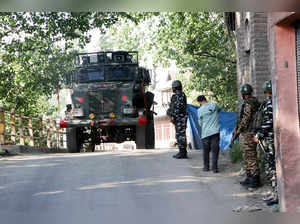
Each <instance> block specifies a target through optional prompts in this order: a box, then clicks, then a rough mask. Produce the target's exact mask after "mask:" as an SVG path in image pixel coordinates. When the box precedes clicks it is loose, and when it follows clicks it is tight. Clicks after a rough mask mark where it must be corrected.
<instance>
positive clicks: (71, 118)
mask: <svg viewBox="0 0 300 224" xmlns="http://www.w3.org/2000/svg"><path fill="white" fill-rule="evenodd" d="M75 64H76V69H75V70H74V71H72V72H71V73H70V74H69V75H68V76H67V83H68V85H69V87H70V88H71V89H72V91H71V92H72V93H71V99H72V104H69V105H67V108H66V111H65V114H66V116H65V118H64V119H63V120H61V121H60V127H61V128H66V132H67V148H68V150H69V152H71V153H75V152H80V151H83V149H85V150H86V151H94V150H95V146H96V145H99V144H101V143H122V142H124V141H135V143H136V148H138V149H141V148H144V149H151V148H154V143H155V142H154V141H155V140H154V121H153V114H154V111H153V110H152V109H153V107H154V106H153V103H154V101H153V100H154V94H153V93H151V92H150V91H147V89H148V86H149V85H150V84H151V77H150V74H149V71H148V70H147V69H145V68H143V67H140V66H139V64H138V52H135V51H109V52H95V53H80V54H78V55H76V60H75Z"/></svg>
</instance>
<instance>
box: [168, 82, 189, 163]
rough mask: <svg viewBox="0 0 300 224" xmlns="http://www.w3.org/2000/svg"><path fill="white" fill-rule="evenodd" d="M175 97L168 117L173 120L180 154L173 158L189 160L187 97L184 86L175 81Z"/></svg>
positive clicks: (173, 87)
mask: <svg viewBox="0 0 300 224" xmlns="http://www.w3.org/2000/svg"><path fill="white" fill-rule="evenodd" d="M172 90H173V93H174V94H173V95H172V98H171V103H170V106H169V109H168V110H167V115H168V116H169V117H170V118H171V120H172V122H173V124H174V125H175V132H176V140H177V144H178V148H179V153H177V154H176V155H174V156H173V157H174V158H176V159H186V158H187V151H186V147H187V143H186V133H185V131H186V123H187V112H186V96H185V94H184V92H183V91H182V84H181V82H180V81H179V80H175V81H173V83H172Z"/></svg>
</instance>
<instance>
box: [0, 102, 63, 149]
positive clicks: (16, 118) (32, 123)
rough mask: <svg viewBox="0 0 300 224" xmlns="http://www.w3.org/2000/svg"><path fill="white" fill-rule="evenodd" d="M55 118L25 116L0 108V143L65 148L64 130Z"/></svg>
mask: <svg viewBox="0 0 300 224" xmlns="http://www.w3.org/2000/svg"><path fill="white" fill-rule="evenodd" d="M58 125H59V124H58V122H57V121H56V120H50V119H43V118H42V117H39V118H33V117H26V116H23V115H22V114H16V113H15V111H14V110H13V109H12V110H11V111H9V112H7V111H4V109H3V108H0V145H28V146H36V147H47V148H66V140H65V139H66V137H65V135H66V132H65V129H60V128H59V126H58Z"/></svg>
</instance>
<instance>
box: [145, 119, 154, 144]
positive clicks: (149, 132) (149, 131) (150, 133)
mask: <svg viewBox="0 0 300 224" xmlns="http://www.w3.org/2000/svg"><path fill="white" fill-rule="evenodd" d="M154 148H155V133H154V121H153V120H150V121H149V122H148V123H147V126H146V149H154Z"/></svg>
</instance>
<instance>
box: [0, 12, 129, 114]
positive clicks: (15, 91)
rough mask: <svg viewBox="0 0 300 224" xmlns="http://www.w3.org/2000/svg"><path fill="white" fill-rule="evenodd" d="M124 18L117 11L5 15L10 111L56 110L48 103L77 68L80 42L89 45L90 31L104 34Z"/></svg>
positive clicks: (0, 36)
mask: <svg viewBox="0 0 300 224" xmlns="http://www.w3.org/2000/svg"><path fill="white" fill-rule="evenodd" d="M119 18H127V19H128V18H129V19H130V16H127V14H126V13H118V12H1V13H0V41H1V45H0V64H1V66H0V102H2V104H3V106H4V107H5V108H6V110H10V109H11V108H15V110H16V112H17V113H23V114H25V115H37V114H41V113H45V112H49V111H50V112H51V111H53V108H52V110H50V109H51V108H49V105H47V103H46V101H47V99H48V98H49V97H50V96H51V95H52V94H53V93H55V90H56V88H59V87H60V85H61V83H62V79H63V75H64V74H65V73H66V72H68V71H70V70H71V69H72V68H73V63H72V61H73V59H72V57H73V53H74V52H72V49H73V47H74V43H75V40H77V42H78V43H79V47H84V46H85V44H86V43H87V42H88V41H89V36H88V31H89V30H90V29H93V28H95V27H98V28H100V29H101V30H102V31H103V32H104V31H105V29H106V28H107V27H109V26H111V25H113V24H114V23H116V22H117V21H118V20H119Z"/></svg>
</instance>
